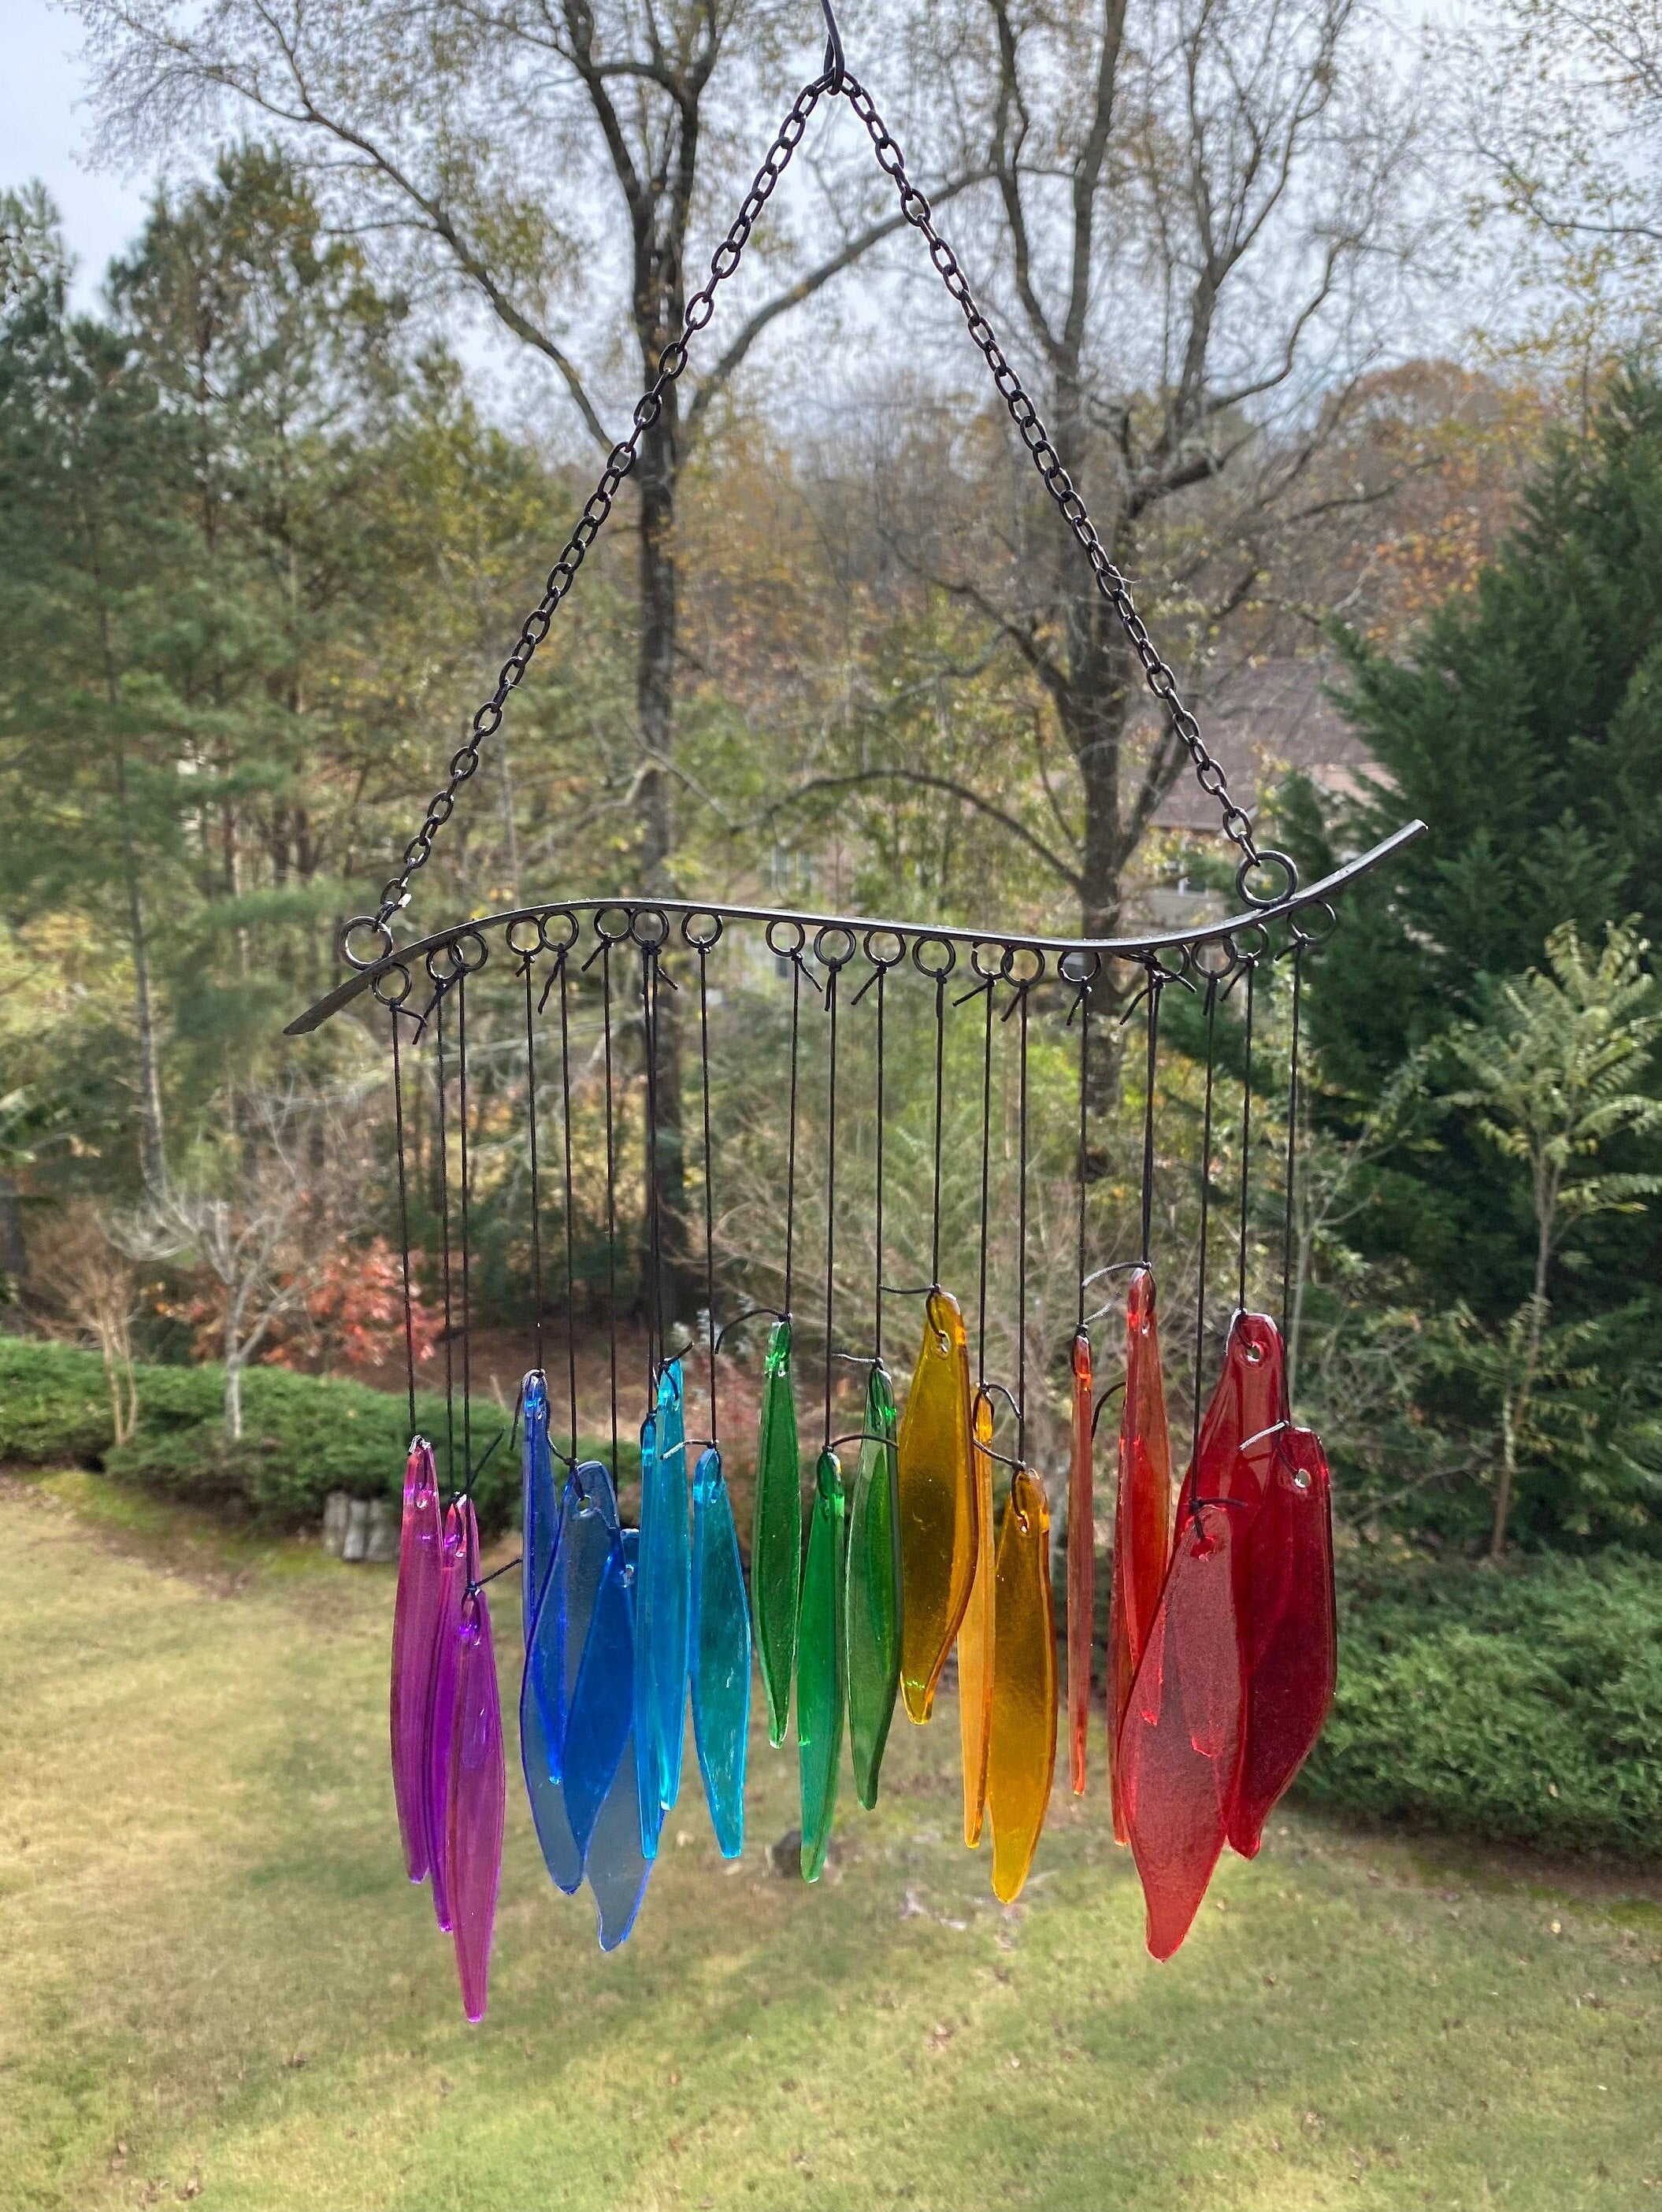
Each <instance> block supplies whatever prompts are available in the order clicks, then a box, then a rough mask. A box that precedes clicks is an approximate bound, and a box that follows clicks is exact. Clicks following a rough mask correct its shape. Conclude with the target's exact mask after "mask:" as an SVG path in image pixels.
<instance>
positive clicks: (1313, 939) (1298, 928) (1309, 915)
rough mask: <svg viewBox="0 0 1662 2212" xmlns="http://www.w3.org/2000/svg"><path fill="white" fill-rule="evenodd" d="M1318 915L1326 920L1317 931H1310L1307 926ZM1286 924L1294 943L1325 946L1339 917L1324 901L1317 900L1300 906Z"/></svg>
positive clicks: (1337, 923) (1336, 925)
mask: <svg viewBox="0 0 1662 2212" xmlns="http://www.w3.org/2000/svg"><path fill="white" fill-rule="evenodd" d="M1317 915H1324V916H1325V917H1326V918H1325V920H1324V921H1323V923H1322V926H1321V927H1320V928H1319V929H1312V928H1311V927H1310V926H1309V925H1310V923H1311V921H1312V920H1313V919H1314V918H1315V917H1316V916H1317ZM1288 923H1289V927H1291V929H1292V932H1293V936H1294V941H1295V942H1296V943H1298V944H1300V945H1325V944H1326V942H1327V940H1328V939H1329V938H1330V937H1331V936H1332V934H1333V933H1334V931H1335V930H1336V928H1337V927H1338V926H1339V917H1338V915H1336V913H1335V912H1334V910H1333V908H1331V907H1330V905H1329V904H1328V902H1327V901H1326V900H1325V899H1318V900H1316V902H1314V904H1313V905H1311V906H1301V907H1300V908H1299V910H1298V912H1297V913H1296V914H1295V915H1290V916H1289V917H1288Z"/></svg>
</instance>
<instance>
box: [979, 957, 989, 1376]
mask: <svg viewBox="0 0 1662 2212" xmlns="http://www.w3.org/2000/svg"><path fill="white" fill-rule="evenodd" d="M986 995H987V1021H986V1035H985V1036H984V1038H983V1043H982V1054H981V1260H980V1282H979V1286H978V1289H977V1309H976V1325H975V1326H976V1373H975V1379H976V1382H977V1386H979V1385H982V1384H984V1383H985V1382H986V1380H987V1231H988V1222H989V1204H988V1200H989V1192H990V1189H991V1183H992V1138H993V986H992V985H991V984H990V983H989V984H988V985H987V987H986Z"/></svg>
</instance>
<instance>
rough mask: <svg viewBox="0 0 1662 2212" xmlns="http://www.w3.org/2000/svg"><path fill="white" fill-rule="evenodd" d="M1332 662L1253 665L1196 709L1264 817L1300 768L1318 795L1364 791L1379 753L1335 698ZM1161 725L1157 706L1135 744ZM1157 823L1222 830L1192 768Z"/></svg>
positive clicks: (1240, 797) (1140, 725)
mask: <svg viewBox="0 0 1662 2212" xmlns="http://www.w3.org/2000/svg"><path fill="white" fill-rule="evenodd" d="M1336 672H1337V671H1336V667H1335V665H1334V663H1333V662H1332V661H1331V660H1330V659H1328V658H1326V657H1324V658H1322V659H1309V660H1296V659H1292V658H1291V657H1290V656H1289V657H1288V658H1286V659H1270V660H1260V661H1255V662H1246V663H1244V664H1242V665H1240V666H1239V667H1236V668H1233V669H1231V670H1229V671H1227V673H1226V674H1224V675H1223V676H1221V678H1219V679H1218V681H1217V683H1216V684H1215V685H1213V686H1212V687H1211V688H1210V690H1209V691H1208V696H1207V697H1206V700H1205V702H1204V704H1203V705H1202V706H1201V707H1200V708H1197V709H1196V714H1197V718H1198V720H1199V722H1200V726H1201V735H1202V738H1203V739H1204V740H1205V744H1206V749H1207V750H1208V752H1209V753H1211V754H1212V756H1213V757H1214V758H1215V759H1216V760H1217V761H1218V762H1220V763H1221V765H1222V767H1223V769H1224V772H1225V774H1226V775H1227V776H1228V779H1229V793H1230V796H1231V798H1232V799H1234V801H1235V803H1236V805H1239V806H1244V807H1245V809H1246V811H1247V812H1248V813H1249V814H1251V813H1254V812H1256V811H1257V806H1258V803H1259V801H1260V799H1261V798H1262V796H1263V790H1264V787H1265V786H1266V785H1267V784H1269V783H1272V782H1274V781H1276V780H1277V779H1279V778H1280V777H1282V776H1283V775H1287V774H1288V772H1289V771H1290V770H1294V769H1296V770H1298V771H1300V773H1302V774H1303V775H1307V776H1308V777H1309V778H1310V780H1311V781H1312V783H1313V784H1314V785H1315V786H1316V787H1317V789H1318V791H1322V792H1328V793H1333V794H1334V795H1336V796H1338V795H1342V794H1346V793H1352V792H1355V791H1356V790H1357V789H1358V788H1359V787H1360V786H1361V782H1362V781H1363V779H1364V775H1365V773H1366V771H1367V769H1369V768H1370V767H1371V766H1372V765H1373V755H1372V753H1370V752H1369V750H1368V749H1367V745H1366V744H1364V743H1363V741H1362V739H1361V738H1360V737H1359V736H1358V735H1357V733H1356V732H1355V730H1354V729H1353V728H1352V727H1351V726H1350V724H1349V723H1348V721H1346V720H1345V719H1344V717H1343V716H1342V714H1340V713H1339V711H1338V709H1337V708H1336V707H1335V706H1334V704H1333V702H1332V701H1331V700H1330V698H1328V696H1326V693H1325V691H1324V688H1323V687H1324V685H1325V684H1330V683H1331V682H1332V681H1333V679H1334V677H1335V675H1336ZM1159 729H1160V719H1159V716H1158V714H1157V713H1156V711H1155V708H1154V702H1153V701H1152V700H1151V701H1149V702H1148V705H1147V707H1146V708H1144V709H1143V710H1142V711H1141V712H1140V713H1139V714H1138V715H1137V717H1136V719H1135V722H1134V723H1133V726H1132V735H1133V743H1134V744H1138V743H1141V744H1152V742H1153V741H1154V737H1155V734H1156V733H1157V732H1158V731H1159ZM1154 823H1155V826H1156V827H1157V828H1158V829H1166V830H1177V831H1179V832H1182V833H1184V834H1193V835H1196V836H1200V835H1204V834H1206V833H1207V832H1208V831H1215V829H1217V826H1218V807H1217V802H1216V801H1215V799H1209V798H1208V796H1207V794H1206V793H1204V792H1203V791H1202V789H1201V787H1200V786H1199V785H1198V784H1197V783H1196V781H1195V778H1194V776H1193V775H1192V774H1191V773H1190V771H1189V770H1188V769H1185V770H1184V773H1183V774H1182V775H1180V776H1179V777H1178V781H1177V782H1176V783H1175V784H1174V785H1173V786H1172V789H1171V791H1170V792H1169V793H1167V794H1166V798H1165V799H1164V800H1163V801H1162V802H1161V804H1160V808H1159V810H1158V811H1157V812H1156V814H1155V816H1154Z"/></svg>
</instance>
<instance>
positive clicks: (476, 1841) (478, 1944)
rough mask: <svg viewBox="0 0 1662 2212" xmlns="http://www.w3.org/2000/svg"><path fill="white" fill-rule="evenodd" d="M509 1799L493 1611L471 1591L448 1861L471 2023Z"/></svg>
mask: <svg viewBox="0 0 1662 2212" xmlns="http://www.w3.org/2000/svg"><path fill="white" fill-rule="evenodd" d="M507 1793H508V1783H507V1775H506V1772H505V1771H504V1768H503V1764H502V1704H501V1699H500V1695H499V1692H498V1691H497V1687H496V1651H495V1649H494V1648H493V1645H492V1643H491V1638H490V1606H489V1604H488V1603H487V1602H486V1600H485V1594H484V1591H483V1590H482V1589H471V1590H468V1591H467V1592H466V1595H464V1597H463V1599H462V1607H461V1617H460V1620H459V1622H458V1624H457V1628H456V1714H455V1727H454V1734H453V1737H452V1747H451V1759H450V1803H449V1820H450V1832H449V1840H448V1845H447V1854H446V1856H447V1875H448V1881H449V1885H450V1903H451V1911H452V1912H453V1914H454V1919H455V1937H456V1970H457V1972H458V1973H459V1975H460V1978H461V1990H462V2005H463V2008H464V2009H465V2010H466V2014H467V2017H468V2018H469V2020H483V2019H484V2008H485V2001H486V1998H487V1996H488V1995H489V1993H490V1944H491V1938H492V1936H493V1935H494V1934H495V1931H496V1895H497V1892H498V1890H499V1889H500V1887H501V1886H502V1816H503V1813H504V1810H505V1808H506V1804H507Z"/></svg>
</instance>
